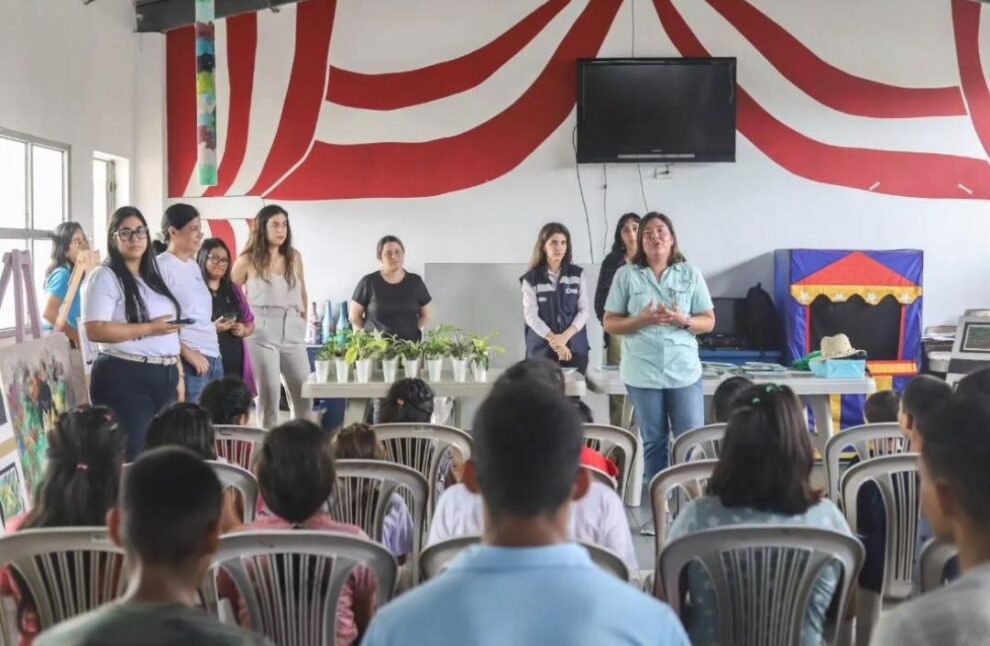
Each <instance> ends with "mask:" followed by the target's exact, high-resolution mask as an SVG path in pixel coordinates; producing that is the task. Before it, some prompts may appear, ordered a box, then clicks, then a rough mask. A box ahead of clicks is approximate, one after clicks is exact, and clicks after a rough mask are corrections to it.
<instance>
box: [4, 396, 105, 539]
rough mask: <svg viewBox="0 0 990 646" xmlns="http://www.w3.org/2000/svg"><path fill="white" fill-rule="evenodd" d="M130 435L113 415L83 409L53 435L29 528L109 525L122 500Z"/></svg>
mask: <svg viewBox="0 0 990 646" xmlns="http://www.w3.org/2000/svg"><path fill="white" fill-rule="evenodd" d="M123 460H124V434H123V431H122V429H121V428H120V427H118V426H117V422H116V419H115V418H114V415H113V411H111V410H110V409H109V408H107V407H105V406H80V407H79V408H77V409H75V410H73V411H69V412H67V413H63V414H62V415H60V416H59V418H58V421H56V423H55V428H54V429H52V431H51V432H50V433H49V434H48V466H47V467H46V469H45V476H44V478H43V479H42V481H41V483H40V484H39V485H38V490H37V494H36V496H35V506H34V508H33V509H32V510H31V511H30V512H28V515H27V518H26V519H25V521H24V528H25V529H27V528H31V527H35V528H37V527H86V526H95V525H103V524H104V523H105V522H106V514H107V510H109V509H110V508H111V507H113V506H114V504H115V503H116V501H117V487H118V483H119V482H120V465H121V463H122V462H123Z"/></svg>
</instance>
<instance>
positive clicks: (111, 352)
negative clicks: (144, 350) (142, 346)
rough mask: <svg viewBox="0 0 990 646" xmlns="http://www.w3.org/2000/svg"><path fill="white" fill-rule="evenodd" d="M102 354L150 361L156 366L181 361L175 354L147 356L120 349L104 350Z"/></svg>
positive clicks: (138, 360)
mask: <svg viewBox="0 0 990 646" xmlns="http://www.w3.org/2000/svg"><path fill="white" fill-rule="evenodd" d="M100 354H105V355H107V356H108V357H113V358H114V359H123V360H124V361H133V362H135V363H150V364H153V365H156V366H174V365H176V364H178V363H179V357H177V356H174V355H172V356H165V357H146V356H144V355H143V354H131V353H129V352H121V351H120V350H103V351H102V352H101V353H100Z"/></svg>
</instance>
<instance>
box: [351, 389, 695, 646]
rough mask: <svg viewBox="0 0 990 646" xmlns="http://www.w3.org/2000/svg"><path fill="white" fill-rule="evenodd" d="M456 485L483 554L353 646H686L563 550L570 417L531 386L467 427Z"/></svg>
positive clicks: (670, 617) (576, 489) (668, 625)
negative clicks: (477, 499)
mask: <svg viewBox="0 0 990 646" xmlns="http://www.w3.org/2000/svg"><path fill="white" fill-rule="evenodd" d="M473 436H474V454H473V455H472V458H471V459H470V460H468V461H467V462H466V463H465V465H464V483H465V485H466V486H467V487H468V489H470V490H471V491H473V492H475V493H480V494H481V497H482V499H483V501H484V510H485V515H484V533H483V535H482V544H481V545H478V546H475V547H472V548H469V549H467V550H465V552H464V553H463V554H462V555H461V556H460V557H459V558H458V559H456V560H455V561H454V562H453V564H452V565H451V566H450V568H449V569H448V570H447V571H446V572H444V573H443V574H441V575H439V576H438V577H436V578H434V579H433V580H431V581H429V582H428V583H426V584H425V585H423V586H421V587H420V588H417V589H415V590H412V591H411V592H408V593H406V594H405V595H403V596H402V597H401V598H399V599H398V600H396V601H394V602H393V603H391V604H389V605H387V606H386V607H385V608H383V609H382V610H381V611H380V612H379V613H378V614H377V615H376V616H375V618H374V619H373V620H372V622H371V625H370V627H369V629H368V633H367V635H366V637H365V640H364V642H362V643H363V644H364V646H385V645H388V646H400V645H403V646H404V645H407V644H408V645H413V644H415V645H420V644H422V645H426V644H437V645H440V644H444V645H446V644H473V645H475V646H486V645H489V644H490V645H492V646H494V645H496V644H498V645H502V644H513V645H514V646H528V645H532V646H537V645H539V646H544V645H546V644H569V645H571V646H581V645H584V644H586V645H587V646H609V645H611V644H628V645H637V646H639V645H644V646H645V645H646V644H656V645H657V646H659V645H661V644H664V645H671V646H687V645H688V644H689V642H688V639H687V636H686V635H685V633H684V629H683V627H682V626H681V624H680V621H679V620H678V618H677V617H676V616H675V615H674V613H673V611H672V610H671V609H670V608H669V607H667V606H665V605H663V604H661V603H660V602H659V601H657V600H655V599H653V598H652V597H648V596H647V595H645V594H643V593H642V592H639V591H638V590H636V589H635V588H633V587H632V586H631V585H629V584H627V583H625V582H623V581H620V580H619V579H618V578H616V577H615V576H613V575H611V574H608V573H606V572H605V571H604V570H601V569H599V568H598V566H596V565H595V564H594V563H592V561H591V558H590V557H589V556H588V553H587V551H585V549H584V548H583V547H581V546H580V545H575V544H572V543H568V542H567V519H568V510H569V506H570V501H571V500H576V499H579V498H580V497H581V496H583V495H584V494H585V492H586V491H587V490H588V486H589V483H590V480H589V478H590V476H589V475H588V471H587V470H586V469H581V468H580V467H579V464H578V460H579V456H580V453H581V445H582V428H581V419H580V417H579V416H578V412H577V410H576V409H575V407H574V405H573V404H572V403H571V402H570V401H569V400H568V399H567V398H566V397H564V396H563V395H562V394H560V393H559V392H557V391H555V390H554V389H553V388H551V387H549V386H547V385H545V384H540V383H517V384H507V385H502V386H498V387H496V388H495V389H494V390H493V392H492V394H491V395H490V396H489V397H488V399H487V400H486V401H485V403H484V404H483V405H482V406H481V408H480V409H479V411H478V414H477V415H476V417H475V420H474V431H473Z"/></svg>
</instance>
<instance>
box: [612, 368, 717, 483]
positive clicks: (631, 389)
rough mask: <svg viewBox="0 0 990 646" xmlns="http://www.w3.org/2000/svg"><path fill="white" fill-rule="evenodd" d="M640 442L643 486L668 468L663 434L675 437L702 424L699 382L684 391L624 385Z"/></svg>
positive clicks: (702, 407) (668, 460) (665, 438)
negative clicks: (643, 477) (644, 479)
mask: <svg viewBox="0 0 990 646" xmlns="http://www.w3.org/2000/svg"><path fill="white" fill-rule="evenodd" d="M626 391H627V392H628V394H629V399H630V400H632V405H633V408H634V409H635V411H636V423H637V425H638V426H639V433H640V435H641V436H642V438H643V467H644V468H643V472H644V473H643V475H644V476H645V478H646V481H647V482H650V481H651V480H652V479H653V476H655V475H656V474H658V473H660V472H661V471H663V470H664V469H666V468H667V466H668V465H669V464H670V455H669V451H668V447H667V434H668V433H669V432H670V431H673V433H674V437H677V436H678V435H680V434H681V433H683V432H684V431H689V430H691V429H692V428H698V427H699V426H702V425H704V423H705V397H704V390H703V389H702V384H701V380H700V379H699V380H698V381H697V382H695V383H693V384H691V385H690V386H685V387H684V388H663V389H660V388H637V387H636V386H630V385H629V384H626Z"/></svg>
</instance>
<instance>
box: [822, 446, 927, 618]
mask: <svg viewBox="0 0 990 646" xmlns="http://www.w3.org/2000/svg"><path fill="white" fill-rule="evenodd" d="M867 482H874V483H875V484H876V486H877V488H878V489H879V491H880V496H881V498H882V500H883V506H884V511H885V516H886V521H887V526H886V529H885V533H886V542H885V544H884V547H885V550H884V568H883V574H884V576H883V587H882V590H881V593H882V595H883V597H884V598H887V599H898V600H899V599H906V598H908V596H910V594H911V591H912V589H913V586H914V583H913V574H914V563H915V556H916V551H917V537H918V514H919V511H920V505H919V502H920V499H919V484H918V455H917V454H916V453H905V454H902V455H886V456H883V457H879V458H872V459H870V460H866V461H864V462H860V463H859V464H856V465H854V466H852V467H850V468H849V470H848V471H846V472H845V474H843V476H842V480H841V483H840V489H841V491H842V503H843V504H842V506H843V512H844V513H845V515H846V520H847V521H848V522H849V526H850V527H851V528H852V530H853V532H857V531H859V522H858V518H857V511H858V510H857V509H856V497H857V495H858V494H859V490H860V488H862V486H863V485H864V484H866V483H867Z"/></svg>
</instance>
